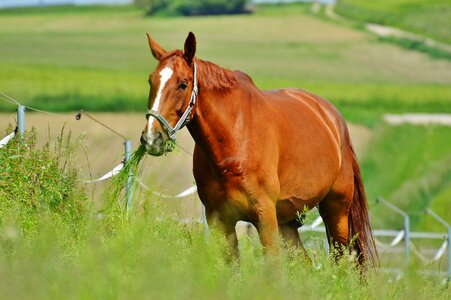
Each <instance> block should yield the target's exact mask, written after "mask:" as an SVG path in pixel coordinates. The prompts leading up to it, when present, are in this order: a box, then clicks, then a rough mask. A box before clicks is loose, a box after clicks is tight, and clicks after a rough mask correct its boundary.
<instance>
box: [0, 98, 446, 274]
mask: <svg viewBox="0 0 451 300" xmlns="http://www.w3.org/2000/svg"><path fill="white" fill-rule="evenodd" d="M0 100H2V101H4V102H8V103H10V104H11V105H15V106H17V121H16V122H17V126H16V128H15V129H14V131H12V132H11V133H9V134H7V135H6V136H5V137H4V138H2V139H1V140H0V148H2V147H4V146H6V145H7V144H8V142H10V141H11V140H12V139H13V138H15V137H17V136H19V137H22V136H23V134H24V132H25V112H26V110H30V111H36V112H40V113H45V114H47V115H49V116H64V117H67V115H66V114H60V113H55V112H50V111H46V110H42V109H38V108H35V107H31V106H27V105H23V104H21V103H20V102H19V101H17V100H16V99H14V98H12V97H10V96H8V95H6V94H5V93H3V92H1V91H0ZM82 116H85V117H87V118H89V119H90V120H92V121H93V122H95V123H97V124H98V125H99V126H101V127H102V128H104V129H105V130H107V131H109V132H111V133H112V134H114V135H116V136H118V137H120V138H121V139H122V140H123V142H124V160H123V161H122V162H120V164H118V165H117V166H115V167H114V168H112V169H111V171H109V172H107V173H105V174H104V175H102V176H100V177H98V178H95V179H93V178H90V179H84V180H80V182H82V183H85V184H92V183H98V182H102V181H106V180H108V179H111V178H113V177H114V176H116V175H117V174H119V172H120V171H121V170H122V169H123V168H124V166H125V164H126V163H127V162H128V161H129V159H130V155H131V149H132V142H131V141H130V140H129V139H128V138H127V137H126V136H125V135H123V134H122V133H120V132H118V131H117V130H115V129H114V128H112V127H111V126H109V125H107V124H105V123H104V122H101V121H100V120H98V119H97V118H95V117H94V116H92V115H91V114H89V113H87V112H86V111H83V110H80V111H79V113H77V114H76V115H75V119H76V120H81V118H82ZM180 149H181V150H182V151H183V152H184V153H185V154H187V155H191V156H192V153H191V152H190V151H189V150H187V149H185V148H182V147H180ZM130 172H131V171H130ZM132 180H135V181H136V182H137V183H138V184H139V185H140V186H141V188H142V189H144V190H146V191H149V192H151V193H152V194H154V195H155V196H157V197H159V198H162V199H182V198H186V197H189V196H192V195H196V193H197V186H196V185H193V186H190V187H188V188H187V189H185V190H183V191H182V192H180V193H178V194H165V193H160V192H158V191H155V190H153V189H151V188H149V187H148V186H147V185H146V184H145V183H144V182H143V181H142V179H141V178H139V177H138V176H136V174H133V173H129V176H128V178H127V181H126V182H125V199H124V202H125V207H127V209H128V210H130V209H131V207H132ZM376 202H377V203H381V204H383V205H385V206H386V207H387V208H388V209H390V210H392V211H394V212H396V213H397V214H399V215H400V216H401V217H402V219H403V229H401V230H378V229H375V230H373V234H374V237H375V243H376V246H377V248H378V251H379V252H383V253H390V252H393V253H395V252H396V253H398V252H399V250H400V248H399V246H400V245H401V244H403V253H404V261H405V265H406V266H408V265H409V264H410V263H411V260H412V259H411V255H412V254H413V255H414V256H415V257H416V258H417V259H419V260H420V261H421V262H422V263H424V264H432V263H435V262H439V261H442V260H444V259H445V253H447V255H446V257H447V272H446V273H443V272H438V274H439V275H441V276H445V277H446V280H447V281H449V280H450V279H451V247H450V244H451V227H450V225H449V224H448V223H447V222H446V221H445V220H443V219H442V218H441V217H440V216H438V215H437V214H435V213H434V212H433V211H432V210H430V209H428V210H427V211H426V213H428V214H429V215H431V216H432V217H433V218H434V219H435V220H436V221H437V222H439V223H440V224H442V225H443V227H445V228H446V232H443V233H433V232H413V231H411V229H410V218H409V215H408V214H407V213H406V212H404V211H403V210H401V209H400V208H398V207H396V206H395V205H393V204H392V203H390V202H388V201H386V200H385V199H383V198H381V197H379V198H378V199H377V200H376ZM192 221H193V220H192ZM194 221H195V222H199V223H202V224H203V225H204V226H205V235H206V236H208V234H209V233H208V224H207V220H206V215H205V207H204V206H203V205H202V217H201V219H195V220H194ZM239 223H240V224H241V225H243V224H244V226H247V227H249V226H251V224H250V223H246V222H239ZM322 223H323V220H322V219H321V217H320V216H318V217H317V218H316V219H315V220H314V221H313V222H311V223H310V224H305V225H304V226H303V227H301V228H300V229H299V232H300V233H301V232H320V233H325V232H326V229H325V227H324V226H320V225H321V224H322ZM380 238H385V239H386V238H390V239H391V240H390V241H389V242H388V243H387V242H383V241H382V240H381V239H380ZM412 239H427V240H442V241H443V242H442V244H441V246H440V247H439V248H438V249H435V250H432V255H431V254H430V253H429V255H425V254H424V253H422V251H420V250H419V249H418V247H417V246H416V245H415V244H414V243H413V242H412ZM447 250H448V251H447ZM429 252H431V251H429ZM395 273H399V272H398V271H395Z"/></svg>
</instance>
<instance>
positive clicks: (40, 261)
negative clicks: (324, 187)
mask: <svg viewBox="0 0 451 300" xmlns="http://www.w3.org/2000/svg"><path fill="white" fill-rule="evenodd" d="M361 3H362V2H357V1H341V2H340V5H342V4H343V5H344V4H346V5H354V6H356V7H366V8H371V9H373V6H372V5H371V4H365V5H363V4H361ZM378 3H380V7H381V9H382V8H383V10H384V11H390V12H396V9H393V10H391V9H390V10H389V9H388V8H391V7H392V5H394V4H393V3H392V2H390V3H388V2H386V1H383V2H378ZM396 3H398V4H399V3H400V1H397V2H396ZM403 3H404V2H403ZM434 3H435V2H434ZM446 5H447V4H443V6H446ZM403 7H404V6H403ZM431 7H434V6H433V5H431ZM359 9H360V8H359ZM444 11H445V10H444ZM369 14H370V15H372V12H371V13H369ZM444 14H446V12H444ZM374 15H376V14H374ZM428 18H429V20H435V18H432V17H430V16H428ZM365 21H372V20H371V19H370V18H369V17H368V18H365ZM390 24H391V25H397V24H392V23H390ZM432 24H434V23H432ZM437 24H438V23H437ZM437 24H436V25H434V26H430V27H428V29H427V30H432V31H434V30H433V29H434V28H436V29H437V30H436V31H437V32H435V31H434V32H435V34H437V35H438V36H443V35H444V34H443V33H440V32H439V31H441V30H442V27H440V26H438V25H437ZM406 26H407V25H406ZM406 29H409V28H407V27H406ZM190 30H191V31H193V32H195V33H196V36H197V42H198V52H197V56H198V57H200V58H202V59H206V60H210V61H213V62H215V63H218V64H220V65H221V66H224V67H227V68H230V69H240V70H243V71H245V72H247V73H248V74H249V75H250V76H251V77H252V78H253V79H254V81H255V82H256V84H257V85H258V86H260V87H261V88H264V89H272V88H280V87H300V88H305V89H307V90H310V91H312V92H314V93H316V94H319V95H321V96H324V97H326V98H328V99H329V100H330V101H331V102H333V103H334V104H335V105H336V106H337V107H338V108H339V109H340V111H341V112H342V113H343V115H344V116H345V118H346V119H347V121H348V122H349V123H350V128H351V134H352V137H353V140H354V144H356V146H357V150H358V154H359V158H360V161H361V168H362V174H363V177H364V181H365V186H366V190H367V194H368V199H369V202H370V208H371V216H372V222H373V224H374V226H375V227H376V228H389V229H399V228H401V227H402V223H401V220H400V219H399V217H397V216H396V215H394V214H391V213H390V212H388V211H387V210H386V209H385V208H383V207H381V206H380V205H376V204H375V201H374V200H375V198H376V197H377V196H383V197H385V198H386V199H388V200H389V201H391V202H392V203H395V204H396V205H398V206H400V207H402V208H403V209H404V210H406V211H408V212H409V213H410V214H411V216H412V226H413V229H415V230H424V231H437V232H443V231H444V228H443V227H441V226H440V225H439V224H437V223H436V222H435V221H433V220H432V219H430V218H429V217H428V216H425V215H424V213H423V212H424V209H425V208H427V207H429V208H432V209H433V210H434V211H435V212H436V213H438V214H439V215H441V216H442V217H443V218H445V219H446V220H447V221H448V222H451V214H450V211H451V207H450V205H451V204H450V203H451V202H450V195H451V143H450V142H449V141H450V140H451V128H450V127H444V126H411V125H403V126H389V125H387V124H385V123H384V122H383V120H382V115H383V114H384V113H388V112H390V113H403V112H430V113H434V112H441V113H443V112H444V113H451V61H450V60H446V59H435V58H431V57H429V56H428V55H425V54H422V53H419V52H415V51H409V50H405V49H401V48H399V47H398V46H396V45H391V44H387V43H381V42H380V41H378V40H377V38H376V37H374V36H373V35H371V34H368V33H366V32H364V31H362V30H361V29H358V28H357V29H355V28H351V27H349V26H347V25H343V24H339V23H336V22H331V21H328V20H325V19H322V18H318V17H315V16H312V15H310V13H309V6H306V5H288V6H260V7H258V10H257V11H256V13H255V14H253V15H242V16H224V17H190V18H181V17H180V18H144V16H143V13H142V12H141V11H139V10H137V9H135V8H133V7H120V8H117V7H76V8H75V7H55V8H40V9H19V10H3V11H0V41H1V43H0V91H2V92H5V93H7V94H9V95H10V96H12V97H14V98H16V99H18V100H19V101H21V102H23V103H24V104H27V105H30V106H35V107H37V108H41V109H46V110H50V111H57V112H69V113H67V114H63V115H59V116H50V115H46V114H42V113H31V112H28V113H27V124H26V125H27V129H31V127H32V126H36V128H37V131H38V137H37V144H38V145H37V146H36V148H32V149H33V151H31V150H30V152H26V151H25V150H21V151H25V152H23V153H19V154H18V153H16V152H15V151H16V148H17V149H18V146H17V145H16V144H14V146H12V147H10V148H8V152H2V153H3V154H4V153H6V154H5V155H3V156H0V158H1V159H0V174H1V175H2V176H0V222H1V228H0V248H1V249H2V250H4V251H2V252H0V265H1V266H2V268H0V278H3V279H5V280H3V281H2V284H3V287H5V288H2V289H0V290H3V291H4V295H5V296H8V297H25V298H26V297H27V296H29V295H34V294H36V295H38V296H39V297H40V298H47V297H46V296H48V295H53V297H55V298H58V297H59V298H61V297H63V296H64V295H67V293H68V291H70V293H71V294H72V295H73V298H95V297H96V298H97V297H102V296H104V295H109V297H113V298H114V297H115V296H118V297H119V298H126V297H127V296H130V295H142V294H143V293H150V295H152V296H154V297H158V298H159V297H165V298H171V297H180V296H185V295H190V296H191V297H199V298H222V299H226V298H249V297H251V298H257V297H258V298H263V299H276V298H287V297H290V296H292V295H291V294H290V293H294V294H296V295H304V296H305V297H306V298H312V299H316V298H318V297H320V298H334V299H335V298H337V299H349V298H351V299H360V298H375V297H381V298H406V299H407V298H418V297H420V298H426V297H427V298H443V295H445V296H446V295H447V293H448V294H449V286H448V287H446V286H445V287H444V286H443V285H440V283H439V282H438V281H437V280H436V279H435V278H427V279H424V278H420V277H416V276H413V275H412V277H407V278H404V279H402V281H400V282H397V283H395V284H391V283H389V282H390V280H389V277H390V278H393V276H390V275H387V274H371V275H370V277H368V280H367V283H366V284H363V285H362V284H361V281H360V279H359V276H358V275H357V273H356V272H355V270H354V269H353V266H352V265H350V264H348V263H346V262H344V263H343V265H340V266H335V265H333V264H332V265H331V264H329V263H328V262H327V260H328V258H327V256H326V255H325V254H324V249H322V248H321V246H318V247H316V248H314V250H313V253H312V256H313V257H315V260H316V261H317V262H318V265H319V266H320V268H319V269H317V270H310V269H308V268H307V269H306V268H303V266H302V265H301V264H298V263H294V262H293V261H290V260H289V259H286V260H284V263H283V268H284V271H283V272H284V276H285V277H283V276H282V277H281V278H282V279H280V278H279V279H277V280H274V278H268V277H267V276H266V275H267V273H268V272H266V270H265V264H264V262H263V259H262V256H261V248H259V246H258V243H257V241H256V240H255V239H253V238H250V239H244V240H243V241H242V244H241V245H242V247H243V249H242V250H243V253H244V259H243V261H244V263H243V264H244V265H243V266H242V267H241V268H240V270H237V268H235V267H230V266H229V265H227V263H226V262H225V261H224V258H223V255H222V252H223V251H224V250H222V249H223V245H222V244H221V243H223V241H221V240H220V239H219V238H218V239H216V237H214V242H212V243H211V244H214V245H217V246H214V247H207V246H206V244H205V243H204V240H203V231H202V228H201V227H199V226H197V225H195V224H182V225H180V224H179V223H178V222H174V221H173V218H174V219H180V218H184V217H199V216H200V204H199V201H198V199H195V198H194V197H193V198H191V199H189V200H167V201H159V200H158V199H157V198H158V197H155V196H152V194H149V193H144V192H138V193H137V198H136V199H135V212H136V213H135V214H134V217H133V218H132V220H127V219H126V218H125V217H124V216H123V215H122V213H121V212H120V211H118V210H114V209H113V211H108V210H107V209H106V208H105V206H107V207H110V208H111V206H112V207H113V208H114V207H115V206H114V205H112V204H111V202H112V203H113V204H114V203H116V204H117V203H119V202H120V201H122V199H113V200H112V199H108V198H104V197H102V195H101V192H102V191H104V190H105V189H108V188H109V185H108V184H98V185H96V186H94V187H87V186H85V185H81V184H80V183H79V182H78V181H77V180H79V179H83V178H87V177H91V176H92V177H97V176H98V175H102V174H103V173H104V172H106V171H109V170H110V169H111V168H112V167H114V166H115V165H116V164H118V163H119V162H120V160H121V159H122V147H123V145H122V143H123V141H122V139H121V138H118V137H117V136H115V135H113V134H111V133H110V132H108V131H106V130H105V129H103V128H101V127H99V126H98V125H97V124H95V123H93V122H92V121H90V120H89V119H86V118H82V120H80V121H75V119H74V116H75V111H78V110H79V109H81V108H83V109H85V110H87V111H91V112H92V111H94V113H93V115H95V116H96V117H97V118H99V120H101V121H103V122H105V123H107V124H108V125H110V126H112V127H113V128H114V129H116V130H118V131H119V132H121V133H122V134H124V135H126V136H127V137H129V138H130V139H131V140H133V143H134V145H135V147H136V145H138V136H139V134H140V131H141V129H142V127H143V126H144V121H145V120H144V115H143V112H144V111H145V110H146V108H147V107H146V105H147V104H146V101H147V95H148V84H147V76H148V73H149V72H151V71H152V70H153V68H154V67H155V61H154V60H153V58H152V56H151V55H150V52H149V50H148V45H147V40H146V37H145V32H146V31H147V32H149V33H151V34H152V35H153V37H154V38H155V40H157V41H158V42H159V43H160V44H161V45H162V46H163V47H165V48H167V49H173V48H181V47H182V46H183V41H184V39H185V37H186V35H187V33H188V31H190ZM412 30H413V29H412ZM424 30H426V29H424ZM418 32H419V31H418ZM445 36H446V34H445ZM436 38H437V39H439V38H438V37H436ZM440 39H441V40H442V41H445V42H446V38H445V40H444V39H443V38H440ZM15 109H16V108H15V106H14V105H11V104H9V103H5V102H3V101H0V112H2V113H1V114H0V132H1V134H0V136H1V137H3V135H4V134H6V133H9V131H8V130H7V128H8V124H9V123H11V124H14V123H15V115H14V110H15ZM105 111H106V113H105ZM63 124H66V125H65V126H66V132H67V130H72V132H73V136H80V135H82V136H83V141H82V142H80V143H81V145H83V146H80V145H78V146H74V150H73V151H72V152H70V155H69V154H68V157H67V161H69V162H70V163H71V164H73V166H72V167H71V168H70V169H69V170H65V171H64V172H63V174H60V173H59V171H58V168H55V169H52V168H50V171H49V173H46V174H48V176H47V175H46V176H47V177H41V178H40V180H41V179H42V181H39V180H38V181H37V182H34V181H32V180H31V179H33V180H37V179H36V178H38V179H39V176H37V177H36V175H35V174H41V169H40V168H41V167H42V166H54V165H52V162H54V161H59V159H60V158H58V157H55V156H54V154H53V150H51V151H49V152H45V151H44V152H43V153H41V154H40V155H34V156H33V155H32V153H33V152H35V151H36V152H37V153H40V152H39V151H40V150H38V149H40V147H41V146H42V145H43V144H45V142H47V141H48V140H50V141H51V144H52V143H54V141H55V140H57V139H56V137H57V136H59V134H60V131H61V127H62V126H63ZM180 144H181V145H182V146H183V147H184V148H187V149H188V151H191V150H192V147H193V142H192V140H191V138H190V137H189V134H188V133H187V132H186V131H183V132H181V135H180ZM63 152H64V151H63ZM56 153H59V152H56ZM63 157H64V156H63ZM22 159H23V161H21V160H22ZM19 162H21V163H22V164H21V163H19ZM22 165H23V166H27V167H29V168H30V170H28V171H27V169H26V168H25V167H24V168H21V166H22ZM144 166H145V172H144V174H143V180H144V182H145V183H146V184H147V185H149V186H150V187H151V188H154V189H155V190H158V191H160V192H164V193H167V194H176V193H178V192H180V191H181V190H183V189H185V188H187V187H188V186H190V185H191V184H192V181H193V178H192V175H191V157H190V156H189V155H187V154H186V153H184V152H183V151H180V152H179V154H170V155H168V156H165V157H162V158H151V157H147V158H146V159H145V161H144ZM11 170H17V171H14V172H15V173H14V174H17V177H15V178H16V179H15V180H12V179H10V178H11V177H9V176H10V175H11V173H12V171H11ZM71 172H72V173H71ZM20 176H23V177H20ZM8 178H9V179H8ZM30 178H31V179H30ZM52 178H63V179H64V180H61V182H59V181H58V180H53V179H52ZM47 180H48V181H47ZM49 182H51V184H50V183H49ZM60 190H63V191H64V192H61V191H60ZM27 191H29V192H27ZM40 191H43V193H41V192H40ZM18 192H20V195H21V197H17V195H16V194H15V193H18ZM35 193H36V194H35ZM80 195H81V196H80ZM19 198H20V199H19ZM36 199H40V200H39V201H37V200H36ZM55 199H56V200H55ZM62 199H64V201H62ZM18 200H19V201H18ZM79 200H83V201H79ZM30 207H31V208H30ZM116 208H117V207H116ZM24 211H25V212H26V213H23V212H24ZM7 216H9V217H7ZM149 235H150V237H149ZM303 238H304V239H307V240H311V239H312V237H310V236H303ZM211 244H208V246H211ZM433 246H434V247H436V246H437V245H433ZM124 253H127V254H126V255H124ZM293 255H294V256H295V257H297V256H296V255H299V254H298V253H294V254H293ZM287 256H290V252H288V253H287ZM203 258H204V259H203ZM396 259H397V260H399V261H400V260H401V259H402V256H396V258H395V259H394V260H396ZM384 263H386V261H383V264H384ZM318 265H317V266H318ZM124 266H127V267H125V268H124ZM444 266H445V261H443V260H441V261H440V262H439V263H438V264H434V265H431V266H429V269H430V270H432V271H434V270H435V271H436V270H437V269H443V268H444ZM28 269H33V270H36V272H26V270H28ZM423 271H424V270H423ZM41 273H42V274H44V275H43V276H41V275H40V274H41ZM104 273H105V274H107V276H106V277H102V276H103V274H104ZM337 274H339V275H337ZM412 274H413V272H412ZM334 276H335V277H334ZM73 278H75V279H73ZM100 278H103V279H100ZM312 278H313V279H312ZM330 280H332V281H333V282H334V284H332V285H331V284H330ZM21 282H26V287H27V289H22V292H20V289H18V288H17V289H13V290H14V291H18V292H17V293H8V292H7V287H8V286H15V287H19V286H20V284H21ZM46 282H49V283H50V284H46ZM179 282H184V283H186V284H183V285H182V287H180V285H179ZM262 282H264V283H267V284H262ZM254 285H257V286H263V288H262V289H261V290H259V291H257V292H255V289H253V288H252V287H253V286H254ZM42 286H46V289H45V291H42V288H41V289H40V287H42ZM127 287H130V290H128V291H127V292H125V291H126V290H127ZM161 287H164V288H161ZM348 287H350V290H351V291H350V290H349V289H348ZM420 287H421V288H420ZM224 290H227V291H228V292H227V293H226V294H225V295H222V294H221V291H224ZM158 291H160V292H158ZM303 291H306V292H304V293H305V294H303ZM381 291H382V292H381ZM253 293H255V294H253ZM380 293H382V294H380Z"/></svg>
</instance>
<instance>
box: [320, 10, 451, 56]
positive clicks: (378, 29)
mask: <svg viewBox="0 0 451 300" xmlns="http://www.w3.org/2000/svg"><path fill="white" fill-rule="evenodd" d="M318 11H319V10H318ZM325 14H326V16H328V17H329V18H331V19H335V20H342V21H347V22H355V21H354V20H352V19H349V18H347V17H344V16H342V15H338V14H337V13H335V11H334V5H327V6H326V9H325ZM365 28H366V30H368V31H370V32H372V33H374V34H376V35H378V36H380V37H397V38H403V39H408V40H413V41H417V42H422V43H424V44H426V45H427V46H429V47H432V48H436V49H440V50H443V51H446V52H449V53H451V45H448V44H445V43H442V42H439V41H436V40H434V39H431V38H428V37H425V36H422V35H419V34H416V33H413V32H409V31H405V30H401V29H399V28H395V27H391V26H385V25H380V24H373V23H366V24H365Z"/></svg>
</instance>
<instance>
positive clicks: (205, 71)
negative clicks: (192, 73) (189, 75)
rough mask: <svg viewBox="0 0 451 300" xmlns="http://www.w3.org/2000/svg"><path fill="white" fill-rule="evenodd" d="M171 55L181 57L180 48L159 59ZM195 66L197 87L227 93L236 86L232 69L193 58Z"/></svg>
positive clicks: (236, 81)
mask: <svg viewBox="0 0 451 300" xmlns="http://www.w3.org/2000/svg"><path fill="white" fill-rule="evenodd" d="M172 56H178V57H183V51H182V50H172V51H169V52H167V53H166V54H165V55H164V56H163V57H162V58H161V61H163V60H166V59H169V58H170V57H172ZM194 61H195V63H196V67H197V82H198V85H199V89H205V90H214V91H216V92H219V93H227V92H229V91H230V90H231V89H232V88H234V87H236V86H237V84H238V80H237V78H236V76H235V74H234V72H233V71H232V70H228V69H225V68H222V67H220V66H218V65H217V64H215V63H212V62H209V61H204V60H201V59H198V58H194Z"/></svg>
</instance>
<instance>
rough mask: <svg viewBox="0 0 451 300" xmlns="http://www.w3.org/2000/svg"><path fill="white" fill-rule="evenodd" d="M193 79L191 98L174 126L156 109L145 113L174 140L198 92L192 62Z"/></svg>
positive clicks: (194, 102)
mask: <svg viewBox="0 0 451 300" xmlns="http://www.w3.org/2000/svg"><path fill="white" fill-rule="evenodd" d="M193 73H194V75H193V76H194V79H193V90H192V91H191V99H190V101H189V104H188V107H187V108H186V110H185V112H184V113H183V115H182V117H181V118H180V120H179V121H178V122H177V124H175V127H174V128H173V127H172V126H171V125H170V124H169V122H168V121H166V119H165V118H164V117H163V116H162V115H161V114H160V113H159V112H158V111H156V110H152V109H149V110H148V111H147V113H146V119H149V117H150V116H152V117H154V118H156V119H157V120H158V121H160V123H161V124H162V125H163V126H164V128H165V129H166V131H167V132H168V135H169V139H170V140H172V141H173V142H175V140H176V137H175V134H176V132H177V131H179V130H180V129H182V128H183V127H185V126H186V125H187V124H188V123H189V121H190V116H191V111H192V110H193V107H194V105H195V104H196V96H197V94H198V88H197V78H196V63H194V72H193Z"/></svg>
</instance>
